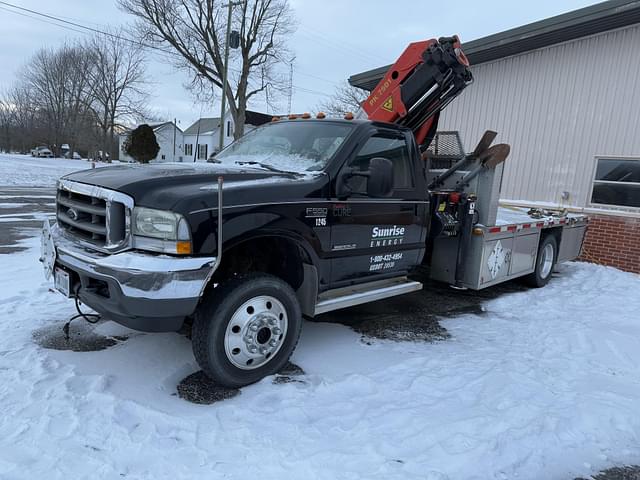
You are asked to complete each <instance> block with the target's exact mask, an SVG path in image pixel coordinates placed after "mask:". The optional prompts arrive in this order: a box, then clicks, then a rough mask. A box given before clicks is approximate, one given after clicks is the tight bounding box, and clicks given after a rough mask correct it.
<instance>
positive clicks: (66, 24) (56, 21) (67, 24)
mask: <svg viewBox="0 0 640 480" xmlns="http://www.w3.org/2000/svg"><path fill="white" fill-rule="evenodd" d="M0 5H5V6H7V7H11V8H13V9H15V10H11V9H9V8H5V7H2V6H0V9H2V10H5V11H7V12H11V13H14V14H17V15H21V16H24V17H27V18H31V19H34V20H39V21H41V22H45V23H49V24H50V25H55V26H57V27H60V28H65V29H67V30H70V31H73V32H76V33H80V34H86V33H88V32H91V33H97V34H100V35H106V36H108V37H111V38H115V39H118V40H122V41H126V42H129V43H132V44H134V45H136V46H140V47H144V48H147V49H150V50H155V51H158V52H162V53H163V54H165V55H171V56H175V52H171V51H168V50H165V49H164V48H162V47H159V46H157V45H150V44H147V43H144V42H141V41H139V40H135V39H132V38H128V37H124V36H122V35H118V34H115V33H112V32H108V31H105V30H100V29H97V28H93V27H88V26H86V25H82V24H80V23H77V22H73V21H70V20H65V19H63V18H60V17H57V16H54V15H50V14H48V13H44V12H39V11H36V10H31V9H29V8H26V7H21V6H19V5H14V4H12V3H9V2H5V1H3V0H0ZM17 10H19V11H17ZM23 12H27V13H23ZM29 14H31V15H29ZM33 15H35V17H34V16H33ZM37 17H43V18H45V19H47V20H48V21H47V20H43V19H42V18H37ZM61 24H62V25H61ZM73 27H77V28H81V29H83V30H85V31H81V30H77V29H76V28H73ZM230 70H232V71H234V72H235V73H240V70H239V69H230ZM298 73H299V74H300V75H303V76H306V77H310V78H315V79H317V80H322V81H325V82H330V83H335V84H336V85H338V84H339V82H334V81H332V80H329V79H326V78H322V77H319V76H317V75H312V74H309V73H304V72H298ZM293 87H294V88H295V89H296V90H300V91H301V92H305V93H311V94H315V95H323V96H331V95H329V94H327V93H326V92H321V91H318V90H313V89H309V88H305V87H300V86H298V85H293Z"/></svg>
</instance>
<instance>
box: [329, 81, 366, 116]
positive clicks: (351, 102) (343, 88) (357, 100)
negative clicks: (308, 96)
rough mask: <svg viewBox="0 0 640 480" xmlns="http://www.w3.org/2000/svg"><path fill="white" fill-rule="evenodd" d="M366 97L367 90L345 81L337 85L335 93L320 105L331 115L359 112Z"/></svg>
mask: <svg viewBox="0 0 640 480" xmlns="http://www.w3.org/2000/svg"><path fill="white" fill-rule="evenodd" d="M366 98H367V92H365V91H364V90H361V89H359V88H356V87H353V86H351V85H349V83H345V84H344V85H340V86H338V87H336V89H335V91H334V92H333V95H331V97H329V98H327V100H324V101H323V102H322V103H320V105H319V106H318V107H319V110H322V111H323V112H325V113H327V114H329V115H332V116H343V115H344V114H345V113H347V112H357V111H358V110H359V109H360V106H361V105H362V102H364V101H365V99H366Z"/></svg>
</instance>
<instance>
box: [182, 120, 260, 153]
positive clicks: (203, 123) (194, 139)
mask: <svg viewBox="0 0 640 480" xmlns="http://www.w3.org/2000/svg"><path fill="white" fill-rule="evenodd" d="M271 118H272V117H271V115H266V114H264V113H260V112H254V111H250V110H247V112H246V118H245V124H244V133H247V132H249V131H251V130H253V129H254V128H256V127H257V126H260V125H263V124H265V123H268V122H270V121H271ZM220 124H221V122H220V117H215V118H201V119H200V120H198V121H196V122H195V123H194V124H193V125H191V126H190V127H189V128H187V129H186V130H185V131H184V140H183V144H184V157H185V161H194V160H206V159H207V158H209V156H211V154H212V153H214V152H217V151H218V146H219V144H220ZM222 126H223V128H224V131H223V135H224V146H225V147H226V146H227V145H229V144H230V143H231V142H233V132H234V130H235V124H234V121H233V118H232V117H231V114H230V113H229V112H227V114H226V115H225V116H224V120H223V122H222ZM187 159H189V160H187Z"/></svg>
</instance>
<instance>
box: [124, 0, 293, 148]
mask: <svg viewBox="0 0 640 480" xmlns="http://www.w3.org/2000/svg"><path fill="white" fill-rule="evenodd" d="M118 1H119V3H120V6H121V7H122V8H123V9H124V10H125V11H126V12H128V13H130V14H132V15H134V16H136V17H137V18H138V20H139V22H138V28H139V30H140V33H141V34H142V36H143V38H145V39H146V40H147V41H151V42H153V43H155V44H156V45H165V46H169V47H170V49H171V52H172V53H173V54H174V55H175V56H176V58H177V59H178V62H179V64H180V65H182V66H185V67H187V68H188V69H189V70H190V71H191V72H192V73H193V84H194V85H198V84H199V83H201V82H202V83H205V82H209V83H212V84H213V85H215V86H216V87H218V88H220V89H222V91H223V92H224V94H226V97H227V101H228V104H229V110H230V112H231V115H232V117H233V120H234V123H235V125H236V128H235V131H234V136H235V138H239V137H241V136H242V135H243V134H244V122H245V113H246V109H247V102H248V101H249V100H250V99H251V98H252V97H253V96H255V95H258V94H264V95H265V96H266V97H267V98H269V96H270V93H271V92H273V93H275V91H277V90H278V89H282V88H283V85H284V83H285V82H284V77H282V76H279V75H278V74H277V72H276V66H277V64H278V63H279V62H281V61H283V60H284V59H285V58H289V56H290V55H289V54H288V52H287V51H286V45H285V41H286V38H287V36H288V35H289V34H290V33H291V32H292V31H293V28H294V27H293V25H294V21H293V16H292V13H291V10H290V8H289V3H288V0H240V2H239V5H238V6H237V7H235V9H234V16H233V20H232V28H233V29H235V30H237V31H238V32H239V33H240V47H239V51H238V52H237V53H236V52H234V53H233V58H234V64H233V65H230V76H229V79H228V81H227V84H226V85H224V86H223V85H222V83H223V70H224V47H225V35H226V27H227V26H226V20H227V15H226V8H225V7H224V4H223V1H221V0H118Z"/></svg>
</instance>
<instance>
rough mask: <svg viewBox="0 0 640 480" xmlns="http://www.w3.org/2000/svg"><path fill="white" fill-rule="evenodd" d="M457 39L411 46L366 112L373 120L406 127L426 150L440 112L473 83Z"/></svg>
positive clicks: (365, 106) (373, 93)
mask: <svg viewBox="0 0 640 480" xmlns="http://www.w3.org/2000/svg"><path fill="white" fill-rule="evenodd" d="M468 67H469V61H468V60H467V57H466V56H465V54H464V52H463V51H462V48H461V45H460V40H459V39H458V37H457V36H455V35H454V36H453V37H442V38H439V39H438V40H436V39H431V40H426V41H423V42H415V43H411V44H409V46H408V47H407V48H406V49H405V51H404V52H403V53H402V55H400V57H399V58H398V60H396V62H395V63H394V64H393V65H392V66H391V68H389V70H388V71H387V73H386V74H385V76H384V77H383V78H382V80H380V82H379V83H378V85H377V86H376V88H374V89H373V90H372V91H371V95H369V97H368V98H367V99H366V100H365V101H364V104H363V109H364V110H365V112H366V113H367V115H368V118H369V119H370V120H377V121H382V122H391V123H398V124H401V125H404V126H406V127H408V128H410V129H411V130H413V133H414V135H415V138H416V142H417V143H418V145H420V146H421V148H422V149H423V150H424V149H426V147H427V146H428V145H429V143H430V142H431V139H432V138H433V136H434V135H435V131H436V128H437V125H438V116H439V114H440V111H441V110H442V109H443V108H444V107H445V106H446V105H447V104H448V103H449V102H450V101H451V100H453V99H454V98H455V97H456V96H458V95H459V94H460V92H462V90H463V89H464V88H465V87H466V86H467V85H469V84H470V83H471V82H472V81H473V77H472V76H471V72H470V71H469V68H468Z"/></svg>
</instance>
